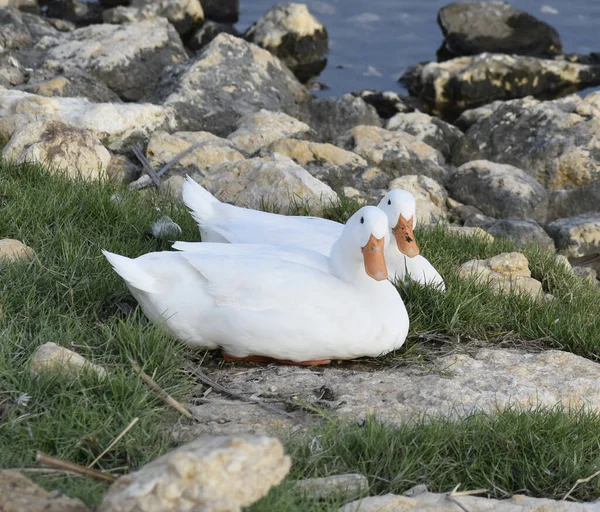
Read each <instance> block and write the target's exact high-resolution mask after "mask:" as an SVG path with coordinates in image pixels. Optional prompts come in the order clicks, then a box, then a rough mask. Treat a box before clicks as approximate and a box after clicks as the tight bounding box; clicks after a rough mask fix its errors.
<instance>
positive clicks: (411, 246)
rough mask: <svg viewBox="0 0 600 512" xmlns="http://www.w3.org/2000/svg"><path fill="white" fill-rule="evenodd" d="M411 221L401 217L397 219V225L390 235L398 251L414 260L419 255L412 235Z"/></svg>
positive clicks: (411, 219)
mask: <svg viewBox="0 0 600 512" xmlns="http://www.w3.org/2000/svg"><path fill="white" fill-rule="evenodd" d="M413 219H414V217H411V218H410V219H408V220H407V219H405V218H404V217H403V216H402V215H400V217H399V218H398V224H396V227H394V228H392V233H393V234H394V238H395V239H396V245H397V246H398V250H399V251H400V252H401V253H402V254H405V255H406V256H408V257H409V258H414V257H415V256H418V254H419V252H420V251H419V246H418V245H417V241H416V240H415V234H414V233H413Z"/></svg>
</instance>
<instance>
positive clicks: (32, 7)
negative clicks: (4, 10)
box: [0, 0, 40, 14]
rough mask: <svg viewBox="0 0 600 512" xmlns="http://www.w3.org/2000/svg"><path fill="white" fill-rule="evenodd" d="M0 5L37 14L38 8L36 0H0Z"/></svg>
mask: <svg viewBox="0 0 600 512" xmlns="http://www.w3.org/2000/svg"><path fill="white" fill-rule="evenodd" d="M0 7H14V8H15V9H18V10H19V11H24V12H30V13H32V14H39V12H40V8H39V6H38V4H37V0H0Z"/></svg>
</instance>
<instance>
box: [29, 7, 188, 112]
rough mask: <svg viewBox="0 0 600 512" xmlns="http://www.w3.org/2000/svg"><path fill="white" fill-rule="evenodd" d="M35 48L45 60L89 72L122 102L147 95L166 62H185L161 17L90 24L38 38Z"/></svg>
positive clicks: (173, 33)
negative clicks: (60, 36)
mask: <svg viewBox="0 0 600 512" xmlns="http://www.w3.org/2000/svg"><path fill="white" fill-rule="evenodd" d="M36 49H39V50H44V52H45V54H46V59H54V60H57V61H59V62H63V63H65V64H70V65H72V66H76V67H79V68H81V69H83V70H85V71H87V72H89V73H90V74H91V75H92V76H95V77H96V78H98V79H100V80H102V81H103V82H104V83H105V84H106V85H108V86H109V87H110V88H111V89H112V90H113V91H115V92H116V93H117V94H118V95H119V96H120V97H121V98H123V99H124V100H128V101H137V100H139V99H140V98H142V97H143V96H146V95H148V94H149V93H150V92H151V91H152V90H153V88H154V86H155V84H156V82H157V80H158V77H159V75H160V72H161V71H162V69H163V68H164V67H165V66H166V65H168V64H173V63H176V62H182V61H185V60H187V55H186V53H185V50H184V48H183V45H182V43H181V39H179V35H178V34H177V32H176V31H175V29H174V28H173V26H172V25H171V24H170V23H169V22H168V21H167V20H166V19H164V18H155V19H151V20H146V21H141V22H139V23H125V24H123V25H110V24H107V23H105V24H101V25H92V26H89V27H85V28H80V29H77V30H74V31H73V32H70V33H68V34H65V35H64V36H63V37H62V38H44V39H43V40H42V41H40V42H39V43H38V44H37V46H36Z"/></svg>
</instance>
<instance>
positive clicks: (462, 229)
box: [448, 226, 494, 243]
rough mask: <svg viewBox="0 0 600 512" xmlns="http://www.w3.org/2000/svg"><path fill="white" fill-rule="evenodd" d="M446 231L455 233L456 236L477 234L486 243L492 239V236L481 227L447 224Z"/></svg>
mask: <svg viewBox="0 0 600 512" xmlns="http://www.w3.org/2000/svg"><path fill="white" fill-rule="evenodd" d="M448 232H449V233H455V234H457V235H458V236H477V237H479V238H481V239H482V240H485V241H486V242H488V243H491V242H493V241H494V237H493V236H492V235H490V234H489V233H486V232H485V231H484V230H483V229H481V228H479V227H469V226H448Z"/></svg>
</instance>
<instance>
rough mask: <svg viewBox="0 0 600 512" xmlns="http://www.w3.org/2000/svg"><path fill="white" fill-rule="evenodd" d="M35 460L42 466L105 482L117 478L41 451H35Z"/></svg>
mask: <svg viewBox="0 0 600 512" xmlns="http://www.w3.org/2000/svg"><path fill="white" fill-rule="evenodd" d="M36 460H37V461H38V462H39V463H40V464H42V465H43V466H48V467H50V468H55V469H61V470H63V471H72V472H73V473H79V474H80V475H86V476H91V477H93V478H97V479H99V480H105V481H106V482H114V481H115V480H116V479H117V477H116V476H113V475H109V474H108V473H104V472H103V471H98V470H96V469H91V468H86V467H85V466H80V465H79V464H74V463H73V462H68V461H66V460H60V459H55V458H54V457H50V455H46V454H45V453H42V452H38V453H37V457H36Z"/></svg>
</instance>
